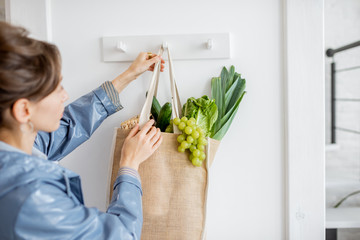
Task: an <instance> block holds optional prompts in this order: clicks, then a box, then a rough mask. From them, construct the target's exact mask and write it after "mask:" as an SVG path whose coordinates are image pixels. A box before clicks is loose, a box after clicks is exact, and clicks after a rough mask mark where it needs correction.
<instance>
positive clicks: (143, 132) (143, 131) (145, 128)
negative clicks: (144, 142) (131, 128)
mask: <svg viewBox="0 0 360 240" xmlns="http://www.w3.org/2000/svg"><path fill="white" fill-rule="evenodd" d="M154 123H155V121H154V120H153V119H151V120H150V121H148V122H147V123H145V125H144V126H143V127H142V129H141V130H140V134H141V135H143V136H145V135H146V134H147V133H148V132H149V130H150V128H151V127H152V125H153V124H154Z"/></svg>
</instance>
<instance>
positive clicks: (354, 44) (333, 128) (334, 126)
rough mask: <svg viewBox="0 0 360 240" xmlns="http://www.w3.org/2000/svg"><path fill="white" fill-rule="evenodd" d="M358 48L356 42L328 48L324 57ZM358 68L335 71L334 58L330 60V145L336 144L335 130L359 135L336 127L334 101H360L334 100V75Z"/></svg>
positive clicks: (351, 99) (357, 132) (359, 42)
mask: <svg viewBox="0 0 360 240" xmlns="http://www.w3.org/2000/svg"><path fill="white" fill-rule="evenodd" d="M358 46H360V41H357V42H354V43H351V44H348V45H345V46H342V47H339V48H336V49H332V48H329V49H327V50H326V55H327V56H328V57H334V55H335V54H336V53H338V52H342V51H345V50H348V49H352V48H355V47H358ZM358 68H360V66H353V67H348V68H343V69H336V64H335V60H334V58H333V59H332V62H331V81H330V88H331V93H330V95H331V96H330V98H331V143H336V130H338V131H345V132H351V133H355V134H360V131H356V130H352V129H347V128H342V127H337V126H336V101H354V102H359V101H360V99H353V98H336V73H337V72H344V71H352V70H355V69H358Z"/></svg>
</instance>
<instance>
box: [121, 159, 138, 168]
mask: <svg viewBox="0 0 360 240" xmlns="http://www.w3.org/2000/svg"><path fill="white" fill-rule="evenodd" d="M122 167H129V168H132V169H135V170H136V171H138V170H139V164H137V163H135V162H134V161H130V160H127V159H121V160H120V168H122Z"/></svg>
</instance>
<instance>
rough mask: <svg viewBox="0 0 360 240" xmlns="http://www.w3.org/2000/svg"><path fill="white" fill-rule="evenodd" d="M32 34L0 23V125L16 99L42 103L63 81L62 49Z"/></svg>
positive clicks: (20, 28)
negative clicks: (30, 35)
mask: <svg viewBox="0 0 360 240" xmlns="http://www.w3.org/2000/svg"><path fill="white" fill-rule="evenodd" d="M28 35H29V32H28V31H26V30H25V29H24V28H22V27H16V26H12V25H10V24H8V23H6V22H1V21H0V126H1V125H2V124H3V113H4V111H5V110H6V109H8V108H11V106H12V105H13V104H14V103H15V102H16V100H18V99H20V98H26V99H29V100H30V101H39V100H41V99H43V98H44V97H46V96H48V95H49V94H50V93H51V92H53V91H54V90H55V89H56V87H57V86H58V84H59V82H60V80H61V79H60V78H61V57H60V53H59V50H58V48H57V47H56V46H55V45H53V44H50V43H47V42H43V41H39V40H35V39H32V38H30V37H29V36H28Z"/></svg>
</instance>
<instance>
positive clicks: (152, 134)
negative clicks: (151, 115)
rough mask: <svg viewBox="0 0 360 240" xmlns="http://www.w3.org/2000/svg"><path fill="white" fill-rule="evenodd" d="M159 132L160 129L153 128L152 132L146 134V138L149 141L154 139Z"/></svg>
mask: <svg viewBox="0 0 360 240" xmlns="http://www.w3.org/2000/svg"><path fill="white" fill-rule="evenodd" d="M159 130H160V129H158V128H156V127H151V129H150V131H149V132H148V133H147V134H146V137H147V138H148V139H149V140H150V139H152V138H153V137H154V136H155V134H156V133H157V132H158V131H159Z"/></svg>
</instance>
